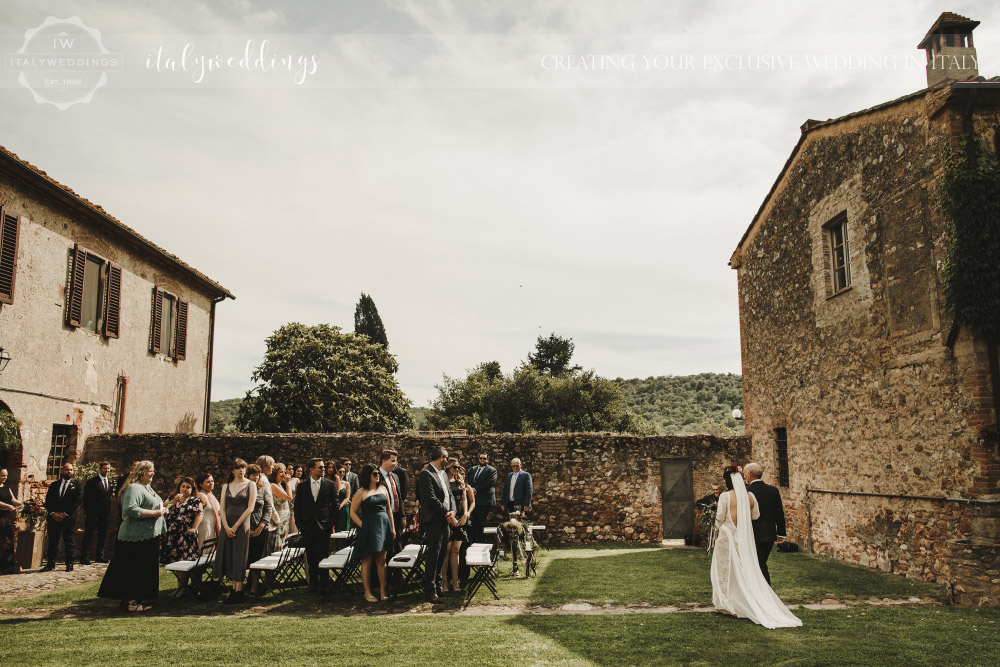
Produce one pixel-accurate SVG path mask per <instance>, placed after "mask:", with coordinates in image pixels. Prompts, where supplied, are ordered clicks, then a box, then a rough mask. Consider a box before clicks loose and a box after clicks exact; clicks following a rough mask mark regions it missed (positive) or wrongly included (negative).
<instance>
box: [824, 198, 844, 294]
mask: <svg viewBox="0 0 1000 667" xmlns="http://www.w3.org/2000/svg"><path fill="white" fill-rule="evenodd" d="M824 229H825V230H826V241H827V246H828V247H829V249H830V275H831V278H832V279H833V282H832V287H833V294H837V293H838V292H842V291H844V290H845V289H847V288H848V287H850V286H851V252H850V247H849V244H848V240H847V214H846V213H841V214H840V215H838V216H837V217H836V218H834V219H833V220H832V221H830V222H828V223H827V224H826V226H825V227H824Z"/></svg>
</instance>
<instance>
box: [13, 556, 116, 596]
mask: <svg viewBox="0 0 1000 667" xmlns="http://www.w3.org/2000/svg"><path fill="white" fill-rule="evenodd" d="M107 567H108V566H107V565H105V564H101V563H94V564H92V565H80V564H77V565H75V566H74V567H73V571H72V572H67V571H66V566H65V565H63V564H62V563H60V564H59V565H58V566H57V567H56V569H54V570H52V571H51V572H41V571H39V570H25V571H24V572H22V573H21V574H6V575H3V576H0V604H4V603H9V602H12V601H13V600H20V599H22V598H30V597H34V596H36V595H42V594H44V593H52V592H54V591H58V590H61V589H63V588H72V587H74V586H79V585H81V584H86V583H89V582H91V581H100V580H101V578H102V577H103V576H104V570H106V569H107Z"/></svg>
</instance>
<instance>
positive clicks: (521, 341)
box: [0, 0, 1000, 406]
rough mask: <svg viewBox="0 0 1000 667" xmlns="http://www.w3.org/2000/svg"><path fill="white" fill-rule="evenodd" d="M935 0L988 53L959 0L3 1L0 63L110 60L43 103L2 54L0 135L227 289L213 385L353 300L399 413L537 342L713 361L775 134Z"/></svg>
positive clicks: (694, 368)
mask: <svg viewBox="0 0 1000 667" xmlns="http://www.w3.org/2000/svg"><path fill="white" fill-rule="evenodd" d="M942 11H952V12H956V13H958V14H961V15H964V16H968V17H970V18H972V19H975V20H979V21H981V22H982V25H981V26H980V27H979V28H977V29H976V31H975V33H974V35H975V45H976V48H977V51H978V54H979V68H980V73H981V74H983V75H986V76H994V75H996V74H998V73H1000V68H998V67H997V66H996V63H997V58H998V56H1000V3H996V2H985V1H979V2H968V1H953V2H949V3H947V4H941V3H934V2H930V1H928V0H906V1H897V0H889V1H885V2H878V3H875V2H871V1H870V0H866V1H865V2H858V1H855V0H847V1H845V2H840V3H830V2H816V1H813V0H808V1H801V0H800V1H798V2H778V1H773V0H768V1H760V0H749V1H746V2H740V3H737V2H731V1H730V2H721V1H711V0H709V1H700V2H695V1H693V0H692V1H682V2H680V1H670V2H667V1H665V0H660V1H658V2H645V1H634V2H611V1H604V0H587V2H579V1H578V0H540V1H538V2H525V1H510V0H508V1H500V0H493V1H488V2H483V1H478V0H461V1H459V0H455V1H453V2H443V1H426V2H418V1H415V0H399V1H392V2H378V1H373V0H334V1H329V0H327V1H315V2H312V1H300V2H286V3H278V2H258V1H257V0H221V1H219V0H217V1H215V2H185V1H174V2H170V3H165V2H153V1H145V2H105V1H98V0H91V1H76V2H73V1H67V2H56V1H46V0H32V1H31V2H20V1H12V0H5V2H4V11H3V14H2V19H0V20H2V23H3V25H2V29H0V33H2V34H0V39H2V41H3V51H4V54H5V56H9V55H10V54H13V53H16V52H17V51H18V50H19V49H21V48H22V47H24V45H25V44H29V45H30V44H35V45H36V46H37V43H38V42H37V41H35V42H31V41H30V39H29V37H30V36H31V34H32V33H29V31H31V30H32V29H34V28H38V27H39V26H41V25H42V24H43V22H44V21H46V19H47V18H49V17H52V18H54V19H56V20H57V23H58V24H62V23H65V22H67V21H69V19H71V18H72V17H77V18H78V19H79V24H82V25H83V26H85V27H86V28H87V29H89V31H90V32H89V33H88V34H89V35H90V39H91V41H92V42H93V43H96V41H94V40H98V39H99V40H100V44H101V46H103V48H104V50H105V51H106V52H107V53H108V54H109V55H110V56H112V57H113V59H114V64H113V65H111V66H109V67H108V68H107V71H105V72H103V73H104V74H105V75H106V81H105V83H104V85H103V86H102V87H100V88H98V89H96V90H95V91H94V94H93V96H92V97H91V98H90V100H89V101H86V102H84V101H78V100H77V99H76V98H79V97H82V94H78V93H77V92H76V91H74V90H72V89H70V90H69V91H68V92H66V91H63V97H57V95H58V94H59V91H58V90H56V91H55V92H48V91H47V90H42V93H43V97H44V96H48V97H55V98H56V99H57V101H59V100H61V101H62V102H63V105H62V106H63V107H64V108H58V107H57V106H56V105H53V104H51V103H46V102H44V101H42V102H40V101H38V100H37V99H36V95H37V93H38V91H39V90H41V86H40V85H38V84H37V79H36V78H34V77H36V76H41V75H33V76H32V77H31V78H29V79H28V85H27V86H25V85H22V83H21V82H20V81H19V77H18V74H17V73H16V71H14V70H12V69H11V67H10V66H9V61H8V58H5V65H7V67H5V70H4V71H3V72H0V92H2V94H0V114H2V116H0V117H2V118H3V129H2V131H0V145H3V146H5V147H6V148H7V149H8V150H11V151H13V152H14V153H16V154H17V155H18V156H20V157H21V158H22V159H25V160H27V161H29V162H31V163H32V164H34V165H36V166H37V167H39V168H40V169H43V170H45V171H46V172H47V173H48V174H50V175H51V176H52V177H53V178H55V179H56V180H58V181H60V182H62V183H63V184H65V185H68V186H69V187H71V188H73V189H74V190H75V191H76V192H78V193H80V194H81V195H82V196H84V197H86V198H88V199H90V200H91V201H93V202H95V203H97V204H99V205H101V206H102V207H104V209H105V210H107V211H108V212H109V213H111V214H112V215H114V216H115V217H117V218H118V219H119V220H121V221H122V222H124V223H125V224H126V225H128V226H130V227H132V228H133V229H135V230H136V231H137V232H138V233H139V234H141V235H143V236H145V237H146V238H148V239H150V240H151V241H153V242H154V243H156V244H158V245H160V246H161V247H163V248H165V249H166V250H168V251H169V252H171V253H173V254H175V255H177V256H178V257H180V258H181V259H182V260H183V261H185V262H187V263H188V264H190V265H192V266H194V267H196V268H197V269H199V270H200V271H202V272H203V273H205V274H207V275H208V276H209V277H211V278H212V279H213V280H215V281H217V282H218V283H220V284H222V285H223V286H225V287H226V288H227V289H229V290H230V291H231V292H232V293H233V294H235V295H236V300H235V301H226V302H224V303H222V304H220V305H219V307H218V317H217V323H216V327H217V328H216V343H215V355H216V356H215V365H214V375H213V387H212V398H213V399H214V400H216V399H223V398H236V397H241V396H242V395H243V394H244V393H245V392H246V391H247V390H248V389H250V388H251V387H252V386H253V384H252V382H251V373H252V371H253V369H254V368H255V367H256V366H257V365H258V364H259V363H260V362H261V360H262V358H263V354H264V350H265V339H266V338H267V336H268V335H270V334H271V333H272V332H273V331H275V330H276V329H277V328H279V327H280V326H281V325H282V324H285V323H287V322H292V321H295V322H302V323H305V324H318V323H330V324H334V325H338V326H340V327H342V328H343V329H345V330H348V331H350V330H353V324H354V319H353V316H354V308H355V305H356V304H357V301H358V298H359V296H360V294H361V293H362V292H365V293H367V294H370V295H371V296H372V298H373V299H374V301H375V303H376V305H377V307H378V310H379V313H380V315H381V317H382V320H383V322H384V324H385V329H386V333H387V335H388V338H389V349H390V352H392V353H393V354H395V355H396V358H397V360H398V362H399V373H398V375H397V377H398V379H399V383H400V386H401V387H402V389H403V391H404V392H405V393H406V395H407V396H408V397H409V398H410V400H411V401H412V402H413V403H414V405H416V406H426V405H427V404H428V402H429V401H430V400H432V399H433V398H434V397H435V396H436V393H437V392H436V390H435V384H439V383H441V382H442V379H443V377H444V375H447V376H450V377H462V376H463V375H464V374H465V372H466V370H467V369H470V368H472V367H474V366H476V365H477V364H479V363H481V362H484V361H490V360H496V361H499V362H500V363H501V365H502V367H503V368H504V370H505V371H510V370H512V369H513V368H514V367H515V366H516V365H518V364H519V363H520V362H521V361H522V360H523V359H524V358H525V357H526V356H527V354H528V352H530V351H531V350H532V349H533V347H534V344H535V340H536V338H537V337H538V336H548V335H549V334H550V333H557V334H559V335H561V336H565V337H570V338H572V339H573V341H574V343H575V345H576V355H575V358H574V361H575V362H576V363H578V364H580V365H582V366H583V367H584V368H587V369H595V370H596V371H597V372H598V373H599V374H600V375H603V376H605V377H610V378H615V377H623V378H631V377H643V378H644V377H649V376H659V375H688V374H693V373H701V372H718V373H730V372H731V373H739V372H740V346H739V312H738V302H737V294H736V272H735V271H733V270H732V269H730V268H729V267H728V265H727V263H728V260H729V258H730V256H731V254H732V252H733V250H734V249H735V248H736V245H737V243H738V242H739V240H740V238H741V236H742V235H743V232H744V231H745V230H746V228H747V226H748V225H749V224H750V222H751V220H752V219H753V216H754V214H755V213H756V211H757V209H758V208H759V206H760V204H761V202H762V201H763V199H764V197H765V196H766V194H767V192H768V190H769V189H770V187H771V185H772V183H773V182H774V180H775V178H776V177H777V175H778V172H779V171H780V169H781V167H782V165H783V164H784V162H785V160H786V159H787V158H788V156H789V154H790V152H791V150H792V148H793V147H794V146H795V143H796V141H797V140H798V137H799V135H800V130H799V128H800V126H801V125H802V123H803V122H805V121H806V120H807V119H810V118H813V119H818V120H825V119H827V118H835V117H837V116H841V115H844V114H848V113H851V112H854V111H857V110H860V109H864V108H867V107H870V106H874V105H876V104H879V103H882V102H884V101H887V100H891V99H894V98H896V97H899V96H901V95H905V94H908V93H911V92H914V91H916V90H919V89H921V88H923V87H925V86H926V75H925V72H924V56H923V52H922V51H919V50H917V48H916V45H917V43H918V42H919V41H920V40H921V39H922V37H923V36H924V34H925V33H926V32H927V30H928V29H929V28H930V26H931V24H932V23H933V22H934V20H935V19H936V18H937V17H938V15H939V14H940V13H941V12H942ZM72 25H77V24H76V23H73V24H72ZM72 30H73V28H70V30H69V32H70V33H72ZM68 34H69V33H68ZM74 34H75V33H74ZM80 43H81V44H83V43H86V40H85V39H81V40H80ZM241 61H242V62H241ZM99 74H100V73H87V74H85V75H84V76H86V77H88V78H87V79H86V80H87V81H90V80H91V79H90V78H89V77H94V79H93V80H95V81H96V80H97V79H96V77H98V76H99ZM66 95H68V96H69V97H66ZM74 95H75V96H76V98H74ZM67 99H69V100H73V103H70V104H69V105H68V106H67V104H66V101H67Z"/></svg>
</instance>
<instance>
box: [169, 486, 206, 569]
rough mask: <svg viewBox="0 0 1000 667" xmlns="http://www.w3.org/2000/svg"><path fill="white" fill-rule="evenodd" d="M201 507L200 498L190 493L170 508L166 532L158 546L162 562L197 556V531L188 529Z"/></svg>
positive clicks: (192, 524)
mask: <svg viewBox="0 0 1000 667" xmlns="http://www.w3.org/2000/svg"><path fill="white" fill-rule="evenodd" d="M202 508H203V505H202V502H201V499H200V498H198V496H196V495H193V494H192V495H191V496H190V497H189V498H188V499H187V500H185V501H184V502H181V503H177V504H176V505H174V507H173V508H172V509H171V511H170V514H168V515H167V532H166V533H165V534H164V535H163V546H162V547H161V548H160V562H161V563H162V564H164V565H166V564H168V563H176V562H177V561H179V560H195V559H196V558H198V533H189V532H188V531H189V530H190V529H191V528H192V527H194V520H195V519H196V518H198V515H199V514H200V513H201V512H202V511H203V510H202Z"/></svg>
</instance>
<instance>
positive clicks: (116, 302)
mask: <svg viewBox="0 0 1000 667" xmlns="http://www.w3.org/2000/svg"><path fill="white" fill-rule="evenodd" d="M121 288H122V270H121V267H120V266H117V265H115V264H112V263H111V262H108V261H106V260H104V259H101V258H100V257H98V256H97V255H95V254H94V253H92V252H90V251H88V250H87V249H86V248H83V247H82V246H80V245H76V246H74V247H73V269H72V274H71V276H70V283H69V299H68V302H69V306H68V308H67V309H66V323H67V324H68V325H69V326H71V327H79V328H81V329H87V330H89V331H93V332H94V333H102V334H104V335H105V336H107V337H108V338H118V328H119V322H120V321H121V312H120V310H121Z"/></svg>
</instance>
